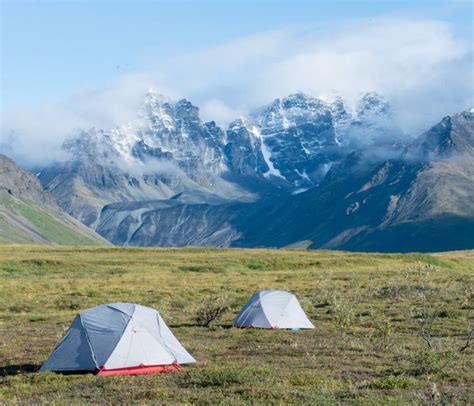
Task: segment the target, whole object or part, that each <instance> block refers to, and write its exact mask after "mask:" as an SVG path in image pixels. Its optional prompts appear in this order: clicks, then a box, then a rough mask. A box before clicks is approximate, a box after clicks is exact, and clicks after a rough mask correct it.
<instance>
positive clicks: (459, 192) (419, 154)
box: [35, 91, 474, 252]
mask: <svg viewBox="0 0 474 406" xmlns="http://www.w3.org/2000/svg"><path fill="white" fill-rule="evenodd" d="M63 150H64V152H65V155H66V156H67V159H65V160H63V161H61V162H55V163H52V164H48V165H47V166H45V167H42V168H38V170H37V172H38V175H37V177H38V179H39V181H40V182H41V184H42V185H43V187H44V189H45V190H46V192H47V193H48V194H50V195H51V196H53V197H54V199H55V202H57V204H58V205H59V206H60V207H61V208H62V209H63V210H64V211H65V212H67V213H68V214H69V215H71V216H73V217H75V218H76V219H78V220H79V221H81V222H82V223H84V224H85V225H87V226H89V227H90V228H92V229H93V230H95V231H96V232H97V233H98V234H100V235H101V236H103V237H104V238H106V239H107V240H108V241H110V242H112V243H113V244H117V245H143V246H186V245H198V246H221V247H227V246H239V247H256V246H271V247H287V246H291V247H304V248H328V249H329V248H330V249H347V250H355V251H358V250H366V251H390V252H392V251H430V250H448V249H464V248H474V237H473V236H474V180H473V179H474V177H473V174H474V113H473V112H472V111H466V112H461V113H459V114H454V115H452V116H448V117H445V118H443V119H442V120H441V121H440V122H439V123H438V124H436V125H435V126H433V127H432V128H431V129H428V130H427V131H426V132H424V133H423V134H420V135H418V136H413V135H412V134H405V133H404V132H403V131H401V130H400V129H399V127H398V126H397V125H396V121H395V120H394V118H393V113H392V110H391V107H390V104H389V103H388V102H387V101H386V100H385V99H384V98H383V97H382V96H381V95H379V94H376V93H367V94H365V95H363V96H362V97H361V98H360V99H359V100H358V101H357V102H356V103H355V105H354V106H351V107H349V105H348V103H346V102H345V101H344V99H342V98H334V99H332V100H323V99H319V98H315V97H311V96H308V95H305V94H303V93H296V94H292V95H289V96H287V97H285V98H282V99H276V100H275V101H273V102H272V103H271V104H269V105H268V106H265V107H264V108H261V109H259V110H257V111H255V112H254V113H253V114H251V115H250V116H249V117H245V118H244V117H241V118H238V119H237V120H235V121H233V122H231V123H230V124H229V125H228V126H227V127H226V128H223V127H221V126H219V125H217V124H216V123H215V122H213V121H211V122H204V121H203V120H202V119H201V118H200V115H199V109H198V108H197V107H196V106H194V105H193V104H192V103H191V102H189V101H188V100H185V99H183V100H179V101H173V100H170V99H168V98H166V97H163V96H161V95H159V94H157V93H155V92H153V91H149V92H148V93H147V94H146V96H145V98H144V102H143V105H142V107H141V108H140V111H139V113H138V115H137V119H136V120H134V121H133V122H130V123H126V124H124V125H123V126H120V127H117V128H113V129H90V130H87V131H83V132H81V133H80V134H78V135H76V136H74V137H72V138H69V139H67V141H65V143H64V145H63ZM35 172H36V170H35Z"/></svg>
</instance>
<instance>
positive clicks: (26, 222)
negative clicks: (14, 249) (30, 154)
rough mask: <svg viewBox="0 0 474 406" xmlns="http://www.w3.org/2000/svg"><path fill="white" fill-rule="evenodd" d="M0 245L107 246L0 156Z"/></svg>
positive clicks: (21, 171) (27, 174)
mask: <svg viewBox="0 0 474 406" xmlns="http://www.w3.org/2000/svg"><path fill="white" fill-rule="evenodd" d="M0 243H43V244H68V245H72V244H81V245H103V244H107V241H105V240H104V239H103V238H102V237H101V236H99V235H98V234H96V233H95V232H94V231H93V230H91V229H89V228H88V227H86V226H85V225H84V224H82V223H80V222H79V221H77V220H76V219H74V218H72V217H71V216H69V215H67V214H66V213H64V212H62V211H61V210H60V209H59V207H58V206H57V204H56V203H55V201H54V199H53V198H52V196H51V195H50V194H49V193H46V192H44V191H43V188H42V186H41V184H40V182H39V181H38V180H37V179H36V177H35V176H34V175H32V174H30V173H28V172H25V171H23V170H22V169H20V168H18V167H17V166H16V165H15V164H14V162H13V161H11V160H10V159H8V158H7V157H5V156H3V155H0Z"/></svg>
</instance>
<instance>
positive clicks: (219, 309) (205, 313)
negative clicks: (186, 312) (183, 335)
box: [195, 296, 230, 327]
mask: <svg viewBox="0 0 474 406" xmlns="http://www.w3.org/2000/svg"><path fill="white" fill-rule="evenodd" d="M229 308H230V305H229V301H228V299H227V297H226V296H207V297H205V298H204V300H203V301H202V303H201V305H200V306H199V307H198V309H197V311H196V318H195V320H196V323H197V324H198V325H200V326H203V327H207V326H209V325H210V324H211V323H212V322H213V321H215V320H217V319H218V318H219V317H221V316H222V315H223V314H224V313H225V312H226V311H227V310H229Z"/></svg>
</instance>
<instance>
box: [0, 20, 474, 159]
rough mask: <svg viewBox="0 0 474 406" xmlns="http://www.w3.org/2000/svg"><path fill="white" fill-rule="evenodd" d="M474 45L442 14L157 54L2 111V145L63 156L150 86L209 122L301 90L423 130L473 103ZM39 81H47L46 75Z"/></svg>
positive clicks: (132, 109)
mask: <svg viewBox="0 0 474 406" xmlns="http://www.w3.org/2000/svg"><path fill="white" fill-rule="evenodd" d="M472 56H473V49H472V44H471V43H470V42H469V41H468V40H464V39H462V38H458V37H456V35H455V34H454V31H453V27H451V26H449V25H448V24H447V23H445V22H443V21H438V20H420V19H406V18H378V19H371V20H358V21H348V22H347V23H345V24H340V25H337V26H335V25H331V26H329V25H328V26H324V25H320V26H317V27H287V28H284V29H279V30H275V31H270V32H264V33H257V34H254V35H252V36H248V37H245V38H241V39H238V40H236V41H233V42H230V43H224V44H221V45H218V46H216V47H214V48H211V49H206V50H201V51H196V52H192V53H189V54H186V55H178V56H175V57H174V58H171V59H167V60H160V57H159V55H155V60H157V61H158V62H157V63H156V65H155V66H154V67H152V68H148V69H145V70H144V71H143V72H137V73H136V74H133V75H127V76H124V77H122V78H120V79H119V80H117V81H115V82H113V83H110V84H109V85H108V86H107V87H105V88H103V89H84V91H83V92H81V93H80V94H77V95H74V96H73V97H71V98H70V99H69V100H65V101H62V102H58V103H54V104H48V105H41V106H28V107H24V108H22V109H21V110H16V111H5V112H4V113H3V115H2V123H1V137H2V138H1V140H0V149H1V150H2V151H3V152H5V153H7V154H9V155H11V156H12V157H13V158H14V159H16V160H17V161H18V162H20V163H21V164H23V165H26V166H34V165H38V164H43V163H44V161H46V160H52V159H58V158H60V157H61V150H60V146H61V144H62V142H63V140H64V139H65V138H66V137H68V136H70V135H72V134H74V132H75V131H78V130H80V129H89V128H91V127H96V128H106V129H107V128H111V127H114V126H119V125H124V124H126V123H127V122H129V121H132V120H133V119H134V118H136V115H137V111H138V109H139V106H140V104H141V102H142V101H143V97H144V94H145V93H146V91H147V90H148V88H150V87H153V88H154V89H156V90H158V91H159V92H160V93H162V94H164V95H166V96H168V97H170V98H187V99H189V100H191V101H192V102H193V103H194V104H195V105H197V106H199V107H200V112H201V115H202V117H203V119H205V120H216V121H217V122H218V123H219V124H221V125H226V124H227V123H228V122H230V121H231V120H233V119H235V118H237V117H238V116H241V115H248V114H250V113H251V112H252V111H253V110H254V109H257V108H259V107H261V106H263V105H265V104H268V103H269V102H271V101H272V100H273V99H275V98H277V97H284V96H286V95H288V94H290V93H294V92H298V91H302V92H305V93H308V94H311V95H313V96H316V97H323V98H332V97H334V96H335V95H341V96H343V97H344V98H345V99H346V100H347V102H348V103H349V104H351V103H353V102H354V100H356V98H357V97H358V96H359V95H360V94H361V93H363V92H366V91H375V92H378V93H381V94H382V95H384V97H386V98H387V99H388V100H389V101H390V103H391V105H392V107H393V109H394V114H395V117H396V119H397V121H398V124H399V126H400V127H401V128H402V129H403V130H404V131H405V132H408V133H414V134H416V133H418V132H419V131H420V130H421V129H423V128H426V127H427V126H429V125H431V124H433V123H434V122H436V121H437V120H439V118H441V117H442V116H445V115H447V114H451V113H453V112H458V111H461V110H465V109H468V108H470V107H472V106H473V105H474V101H473V94H474V78H473V73H472V72H473V59H472ZM39 80H40V78H39Z"/></svg>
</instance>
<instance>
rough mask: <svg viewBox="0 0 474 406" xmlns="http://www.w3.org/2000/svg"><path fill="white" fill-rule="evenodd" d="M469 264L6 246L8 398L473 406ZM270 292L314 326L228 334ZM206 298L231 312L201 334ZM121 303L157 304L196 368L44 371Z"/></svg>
mask: <svg viewBox="0 0 474 406" xmlns="http://www.w3.org/2000/svg"><path fill="white" fill-rule="evenodd" d="M473 268H474V252H472V251H464V252H462V251H461V252H450V253H444V254H436V255H420V254H404V255H401V254H358V253H345V252H331V251H298V250H293V251H290V250H256V249H253V250H239V249H219V250H214V249H189V248H187V249H143V248H116V247H105V248H95V247H92V248H86V247H82V248H81V247H74V248H72V247H54V248H53V247H42V248H41V250H39V249H38V247H37V246H36V247H34V246H33V247H31V246H19V245H16V246H5V245H3V246H0V275H1V278H2V288H3V289H4V290H5V292H8V296H7V295H3V296H2V295H0V319H1V320H2V324H1V327H0V332H1V333H0V335H1V337H2V345H1V346H0V403H1V404H50V403H56V404H71V403H74V404H98V403H99V404H101V403H104V399H106V401H105V402H106V403H113V404H116V403H119V404H124V403H127V404H131V403H133V404H136V403H143V404H145V403H146V404H157V403H159V404H182V403H185V404H202V405H210V404H212V405H215V404H225V405H228V404H239V405H240V404H265V405H268V404H311V405H328V404H351V405H381V404H396V405H420V404H421V405H433V404H446V405H447V404H449V405H458V404H459V405H466V404H472V402H473V401H474V392H473V388H474V374H473V370H472V365H473V363H474V352H473V345H474V343H473V344H471V347H469V348H467V349H465V350H464V351H460V349H461V348H462V347H463V346H464V345H465V343H466V340H467V334H468V331H469V330H468V329H469V326H468V321H467V317H468V310H469V307H471V308H472V306H473V305H474V303H473V299H474V297H473V296H472V291H471V293H470V296H469V287H471V290H472V286H474V279H473V277H474V275H473V272H472V269H473ZM268 288H275V289H284V290H290V291H292V292H294V293H295V294H296V296H297V297H298V299H299V301H300V303H301V305H302V307H303V308H304V310H305V312H306V313H307V315H308V317H309V318H310V320H311V321H312V322H313V323H314V325H315V326H316V328H315V329H314V330H306V331H284V330H260V329H243V330H241V329H236V328H232V327H231V322H232V320H233V318H234V317H235V316H236V315H237V313H238V311H239V310H240V308H241V306H242V305H243V304H244V303H245V302H246V300H248V298H249V297H250V296H251V295H252V294H253V293H254V292H255V291H257V290H262V289H268ZM209 297H218V298H220V299H221V300H222V301H223V303H225V304H226V305H229V306H230V308H229V311H227V312H226V313H225V314H224V315H223V316H222V318H221V319H218V320H217V321H215V322H214V323H213V324H212V325H211V327H210V328H206V327H201V326H199V325H197V323H196V320H195V319H196V314H197V312H198V310H199V309H202V308H203V307H207V306H209V305H208V304H207V303H209V302H208V301H209V299H208V298H209ZM117 301H129V302H135V303H139V304H142V305H145V306H150V307H153V308H155V309H157V310H159V311H160V313H161V315H162V317H163V319H164V320H165V322H166V323H167V324H168V325H169V327H170V328H171V330H172V331H173V333H174V334H175V335H176V337H177V338H178V340H179V341H180V342H181V343H182V344H183V346H185V348H186V349H187V350H189V352H190V353H191V354H192V355H193V357H195V358H196V361H197V363H196V364H195V365H192V366H189V367H186V368H184V369H183V370H182V371H178V372H174V373H168V374H161V375H148V376H144V375H142V376H131V377H130V376H116V377H109V376H96V375H92V374H87V375H59V374H54V373H37V372H36V371H37V370H38V368H39V366H40V365H41V363H42V362H44V361H45V359H46V358H47V357H48V355H49V354H50V352H51V351H52V350H53V348H54V346H55V345H56V343H57V341H58V340H59V339H60V337H61V336H62V335H63V333H64V331H65V328H66V327H68V326H69V324H70V323H71V321H72V319H73V318H74V316H75V314H76V313H77V312H79V311H81V310H84V309H87V308H90V307H93V306H95V305H98V304H103V303H110V302H117ZM422 328H426V329H427V330H425V331H427V332H429V334H430V335H431V345H432V348H430V347H429V346H428V345H427V343H426V342H425V341H424V340H423V337H422V334H421V332H422ZM470 328H471V329H472V324H471V327H470ZM2 375H3V376H2ZM433 399H435V400H436V402H435V401H434V400H433Z"/></svg>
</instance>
